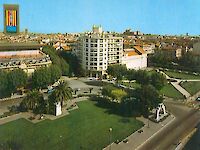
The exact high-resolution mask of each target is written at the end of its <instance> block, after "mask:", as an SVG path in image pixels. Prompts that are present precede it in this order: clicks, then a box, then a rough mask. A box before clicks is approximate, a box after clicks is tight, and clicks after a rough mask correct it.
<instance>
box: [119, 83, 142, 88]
mask: <svg viewBox="0 0 200 150" xmlns="http://www.w3.org/2000/svg"><path fill="white" fill-rule="evenodd" d="M120 84H122V85H124V86H127V87H132V88H139V87H141V85H140V84H138V83H136V82H131V83H129V82H120Z"/></svg>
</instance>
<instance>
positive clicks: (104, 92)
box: [102, 85, 117, 97]
mask: <svg viewBox="0 0 200 150" xmlns="http://www.w3.org/2000/svg"><path fill="white" fill-rule="evenodd" d="M115 89H117V88H115V87H114V86H113V85H106V86H104V87H103V89H102V95H104V96H108V97H111V92H112V90H115Z"/></svg>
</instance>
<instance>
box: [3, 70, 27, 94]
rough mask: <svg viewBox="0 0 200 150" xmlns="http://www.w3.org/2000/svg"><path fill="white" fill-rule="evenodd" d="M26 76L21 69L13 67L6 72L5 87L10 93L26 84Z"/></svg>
mask: <svg viewBox="0 0 200 150" xmlns="http://www.w3.org/2000/svg"><path fill="white" fill-rule="evenodd" d="M27 80H28V76H27V74H26V73H25V72H24V71H23V70H22V69H15V70H13V71H10V72H8V74H7V84H8V85H7V89H8V91H9V92H10V93H13V92H15V91H16V90H17V89H18V88H22V87H24V86H25V85H26V84H27Z"/></svg>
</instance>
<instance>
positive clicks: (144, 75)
mask: <svg viewBox="0 0 200 150" xmlns="http://www.w3.org/2000/svg"><path fill="white" fill-rule="evenodd" d="M136 81H137V82H138V83H139V84H142V85H148V84H149V82H150V77H149V75H148V72H147V71H145V70H138V71H137V73H136Z"/></svg>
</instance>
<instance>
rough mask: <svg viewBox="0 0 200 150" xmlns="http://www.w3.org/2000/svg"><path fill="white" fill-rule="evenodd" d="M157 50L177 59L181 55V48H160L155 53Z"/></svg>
mask: <svg viewBox="0 0 200 150" xmlns="http://www.w3.org/2000/svg"><path fill="white" fill-rule="evenodd" d="M159 51H160V52H162V53H163V54H164V55H165V56H166V57H168V58H172V59H179V58H181V57H182V48H173V49H161V50H158V51H156V53H159Z"/></svg>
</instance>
